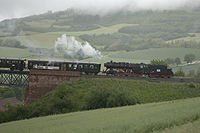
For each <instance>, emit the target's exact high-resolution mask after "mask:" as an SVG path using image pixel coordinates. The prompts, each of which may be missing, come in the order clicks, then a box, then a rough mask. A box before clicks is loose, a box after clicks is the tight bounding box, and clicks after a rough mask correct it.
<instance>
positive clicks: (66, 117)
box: [0, 98, 200, 133]
mask: <svg viewBox="0 0 200 133" xmlns="http://www.w3.org/2000/svg"><path fill="white" fill-rule="evenodd" d="M199 104H200V98H193V99H185V100H176V101H171V102H161V103H151V104H141V105H135V106H127V107H119V108H108V109H99V110H92V111H83V112H75V113H68V114H62V115H52V116H47V117H41V118H33V119H29V120H22V121H16V122H9V123H3V124H0V129H1V132H4V133H10V132H12V133H19V132H20V133H21V132H30V133H36V132H37V133H40V132H41V133H43V132H50V133H51V132H52V133H55V132H59V133H61V132H65V133H66V132H67V133H80V132H81V133H86V132H87V133H94V132H98V133H110V132H120V133H121V132H124V133H125V132H127V133H129V132H134V133H139V132H153V131H155V132H157V131H163V130H164V131H166V130H165V129H167V128H169V129H170V131H171V130H176V128H178V129H180V128H179V126H181V125H183V127H187V125H184V124H185V123H188V122H194V121H196V120H197V119H198V118H199V117H200V112H199V110H200V106H199ZM198 125H199V122H198V121H197V126H195V127H194V130H197V129H198V128H199V127H198ZM10 127H12V128H10ZM173 127H175V129H173ZM190 127H191V126H190ZM181 131H184V132H185V131H188V130H181Z"/></svg>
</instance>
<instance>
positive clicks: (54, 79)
mask: <svg viewBox="0 0 200 133" xmlns="http://www.w3.org/2000/svg"><path fill="white" fill-rule="evenodd" d="M79 78H80V72H76V71H53V70H34V69H32V70H30V77H29V88H28V89H27V90H26V92H25V99H24V104H25V105H29V104H31V103H33V102H34V101H36V100H39V99H40V98H41V97H42V96H44V95H45V94H47V93H48V92H50V91H53V90H55V88H56V87H57V86H58V85H59V84H61V83H62V82H63V81H68V82H70V81H75V80H77V79H79Z"/></svg>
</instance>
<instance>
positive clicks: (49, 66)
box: [28, 60, 101, 75]
mask: <svg viewBox="0 0 200 133" xmlns="http://www.w3.org/2000/svg"><path fill="white" fill-rule="evenodd" d="M100 68H101V64H100V63H90V62H89V63H88V62H77V61H48V60H28V69H45V70H60V71H79V72H83V73H85V74H89V73H91V74H95V75H96V74H98V73H99V72H100Z"/></svg>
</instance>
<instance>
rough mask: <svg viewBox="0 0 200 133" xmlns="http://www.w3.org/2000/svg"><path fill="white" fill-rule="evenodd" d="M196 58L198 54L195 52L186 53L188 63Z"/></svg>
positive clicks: (185, 58)
mask: <svg viewBox="0 0 200 133" xmlns="http://www.w3.org/2000/svg"><path fill="white" fill-rule="evenodd" d="M195 59H196V56H195V55H194V54H186V55H185V57H184V61H186V62H187V63H190V62H192V61H193V60H195Z"/></svg>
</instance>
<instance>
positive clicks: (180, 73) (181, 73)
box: [175, 67, 185, 77]
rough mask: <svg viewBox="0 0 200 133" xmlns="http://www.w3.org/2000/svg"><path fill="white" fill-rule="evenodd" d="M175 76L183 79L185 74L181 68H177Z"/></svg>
mask: <svg viewBox="0 0 200 133" xmlns="http://www.w3.org/2000/svg"><path fill="white" fill-rule="evenodd" d="M175 76H180V77H185V73H184V72H183V70H182V67H180V68H179V70H178V71H177V72H175Z"/></svg>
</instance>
